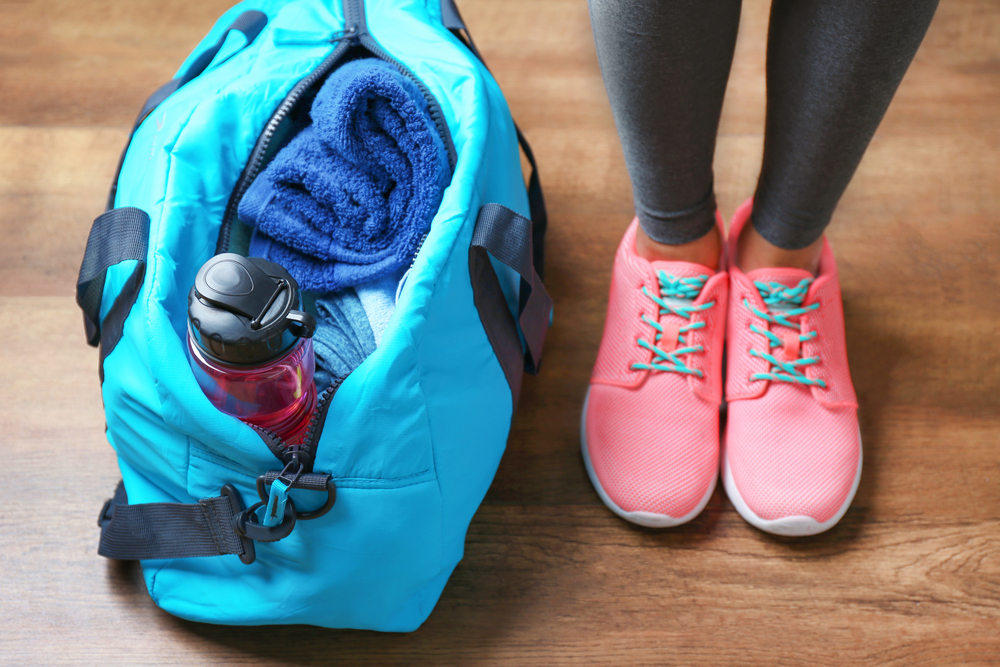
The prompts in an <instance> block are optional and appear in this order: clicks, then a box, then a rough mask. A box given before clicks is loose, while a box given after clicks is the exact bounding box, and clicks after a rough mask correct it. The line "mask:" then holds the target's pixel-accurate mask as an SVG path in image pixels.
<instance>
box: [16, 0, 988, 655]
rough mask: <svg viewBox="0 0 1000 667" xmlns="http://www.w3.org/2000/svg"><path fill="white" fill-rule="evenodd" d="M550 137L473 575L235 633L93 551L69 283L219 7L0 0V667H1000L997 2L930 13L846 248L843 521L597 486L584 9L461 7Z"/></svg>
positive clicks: (595, 175) (727, 132)
mask: <svg viewBox="0 0 1000 667" xmlns="http://www.w3.org/2000/svg"><path fill="white" fill-rule="evenodd" d="M460 2H461V7H462V11H463V15H464V17H465V19H466V22H467V23H468V24H469V26H470V28H471V30H472V32H473V34H474V35H475V37H476V41H477V44H478V45H479V47H480V48H481V49H482V51H483V53H484V54H485V56H486V57H487V59H488V62H489V63H490V66H491V68H492V71H493V72H494V73H495V75H496V76H497V79H498V81H499V82H500V84H501V86H502V88H503V90H504V91H505V93H506V95H507V98H508V101H509V104H510V106H511V109H512V110H513V112H514V114H515V116H516V117H517V118H518V121H519V123H520V124H521V126H522V128H523V129H524V130H525V132H526V133H527V134H528V136H529V137H530V139H531V140H532V143H533V145H534V147H535V152H536V154H537V156H538V158H539V161H540V164H541V173H542V177H543V182H544V184H545V186H546V194H547V199H548V203H549V209H550V219H551V227H550V229H551V231H550V236H549V242H548V250H549V252H548V257H549V264H548V276H547V278H548V279H547V282H548V285H549V289H550V291H551V293H552V295H553V296H554V298H555V300H556V319H555V326H554V328H553V330H552V332H551V334H550V339H549V345H548V347H547V351H546V355H547V356H546V360H545V366H544V370H543V373H542V374H541V375H540V376H539V377H537V378H531V379H529V380H527V382H526V384H525V389H524V393H523V397H522V407H521V411H520V412H519V414H518V415H517V417H516V419H515V421H514V424H513V428H512V431H511V438H510V442H509V446H508V451H507V454H506V455H505V457H504V459H503V462H502V463H501V466H500V469H499V470H498V472H497V476H496V479H495V481H494V484H493V486H492V487H491V489H490V492H489V494H488V495H487V498H486V501H485V502H484V504H483V506H482V507H481V508H480V510H479V512H478V513H477V515H476V517H475V519H474V520H473V523H472V526H471V527H470V530H469V536H468V541H467V547H466V557H465V559H464V560H463V562H462V563H461V564H460V565H459V567H458V568H457V570H456V571H455V574H454V576H453V577H452V579H451V581H450V582H449V584H448V585H447V587H446V588H445V591H444V594H443V595H442V598H441V601H440V603H439V604H438V606H437V608H436V609H435V611H434V612H433V614H432V615H431V617H430V619H429V620H428V621H427V623H426V624H425V626H424V627H423V628H421V629H420V630H419V631H417V632H415V633H412V634H408V635H382V634H377V633H370V632H356V631H331V630H324V629H319V628H310V627H303V626H296V627H291V628H281V627H278V628H266V629H260V628H231V627H215V626H208V625H201V624H195V623H189V622H185V621H180V620H178V619H176V618H173V617H171V616H169V615H168V614H166V613H164V612H162V611H160V610H158V609H157V608H156V607H155V605H154V603H153V602H152V600H151V599H150V598H149V596H148V595H147V594H146V592H145V588H144V586H143V584H142V578H141V575H140V572H139V569H138V567H136V566H135V565H131V564H121V563H109V562H106V561H104V560H103V559H101V558H99V557H98V556H96V545H97V533H98V531H97V528H96V526H95V525H94V518H95V515H96V513H97V510H98V509H99V507H100V505H101V503H102V502H103V500H104V499H105V498H106V497H108V495H110V493H111V491H112V489H113V487H114V484H115V482H116V481H117V479H118V472H117V468H116V465H115V455H114V452H113V451H112V450H111V448H110V447H109V446H108V445H107V443H106V441H105V439H104V434H103V425H104V415H103V411H102V407H101V395H100V387H99V385H98V382H97V377H96V365H97V352H96V351H95V350H93V349H92V348H88V347H87V346H86V345H85V344H84V342H83V336H82V327H81V322H80V315H79V312H78V310H77V309H76V306H75V304H74V303H73V292H74V285H75V280H76V275H77V271H78V267H79V261H80V257H81V255H82V251H83V245H84V242H85V239H86V235H87V232H88V230H89V226H90V223H91V220H92V219H93V218H94V217H95V216H96V215H97V214H99V213H100V212H101V210H102V209H103V205H104V197H105V194H106V191H107V186H108V182H109V180H110V178H111V176H112V174H113V171H114V168H115V166H116V164H117V159H118V154H119V151H120V149H121V145H122V143H123V141H124V139H125V136H126V134H127V131H128V127H129V125H130V124H131V122H132V119H133V118H134V114H135V110H136V109H137V108H138V106H139V105H140V104H141V102H142V100H143V99H145V97H146V95H148V93H149V92H150V91H151V90H153V89H154V88H155V87H156V86H158V85H159V84H160V83H161V82H163V81H165V80H166V79H168V78H169V77H170V76H171V75H172V74H173V72H174V71H175V69H176V67H177V66H178V65H179V63H180V62H181V60H182V59H183V58H184V57H185V56H186V55H187V53H188V52H189V51H190V49H192V48H193V47H194V45H195V44H196V43H197V41H198V40H199V39H200V38H201V36H202V35H203V34H204V33H205V32H206V31H207V30H208V29H209V28H210V27H211V25H212V24H213V23H214V21H215V19H216V18H217V17H218V16H219V15H220V14H221V13H222V12H223V11H224V10H225V9H227V8H228V4H229V3H228V2H222V0H219V1H218V2H216V1H215V0H210V1H208V2H205V1H202V2H194V1H193V0H178V2H171V3H154V2H151V1H149V2H147V1H143V2H131V3H114V2H108V1H107V0H76V1H75V2H70V1H69V0H23V1H21V0H19V1H15V2H5V3H2V4H0V238H2V239H3V240H2V241H0V330H3V331H4V332H6V334H7V335H6V336H5V344H4V345H2V346H0V433H2V435H0V442H2V444H3V450H4V452H5V453H6V454H7V457H8V460H9V461H10V466H11V470H12V475H10V476H9V479H8V482H7V483H6V484H3V485H0V502H2V503H3V507H4V511H3V512H0V582H2V591H3V595H0V618H2V619H4V620H5V621H6V622H7V625H6V628H5V631H4V632H0V664H2V665H6V664H11V665H15V664H16V665H46V666H47V665H56V664H58V665H93V664H105V665H129V666H132V665H241V666H243V665H287V664H297V665H328V664H349V665H425V664H427V665H431V664H434V665H437V664H446V665H510V664H516V665H522V664H528V665H535V664H544V665H576V664H588V665H589V664H593V665H620V664H627V665H662V664H677V665H709V664H712V665H715V664H760V665H831V664H850V665H901V666H902V665H905V666H907V667H909V666H911V665H928V666H930V665H934V666H936V665H941V664H969V665H1000V557H998V554H1000V492H998V488H1000V487H998V484H1000V447H998V446H997V445H998V443H1000V373H998V372H997V369H998V368H1000V348H998V346H997V345H996V331H997V329H998V328H1000V300H998V299H997V298H996V295H997V294H998V293H1000V277H998V276H1000V271H998V268H1000V260H998V257H1000V226H998V225H997V215H998V212H1000V190H998V188H997V187H996V184H997V183H998V182H1000V126H998V124H997V123H996V109H997V108H1000V65H998V63H1000V5H998V4H997V3H996V2H993V1H992V0H951V1H950V2H947V3H942V5H941V8H940V10H939V12H938V16H937V17H936V19H935V21H934V23H933V25H932V26H931V29H930V32H929V33H928V36H927V39H926V41H925V43H924V45H923V47H922V48H921V50H920V52H919V53H918V54H917V57H916V60H915V63H914V66H913V67H912V68H911V70H910V72H909V73H908V74H907V76H906V78H905V79H904V81H903V84H902V86H901V88H900V91H899V93H898V95H897V97H896V99H895V101H894V103H893V105H892V107H890V110H889V112H888V114H887V116H886V119H885V121H884V123H883V125H882V127H881V128H880V130H879V132H878V134H877V135H876V138H875V140H874V142H873V144H872V146H871V148H870V150H869V152H868V154H867V155H866V157H865V159H864V161H863V162H862V164H861V168H860V169H859V171H858V174H857V175H856V177H855V179H854V181H853V183H852V184H851V186H850V188H849V189H848V192H847V194H846V195H845V197H844V199H843V201H842V202H841V205H840V207H839V209H838V211H837V214H836V216H835V218H834V224H833V225H832V226H831V228H830V230H829V236H830V238H831V241H832V242H833V244H834V247H835V249H836V251H837V254H838V261H839V264H840V270H841V279H842V284H843V290H844V301H845V312H846V321H847V335H848V352H849V356H850V359H851V366H852V373H853V376H854V381H855V385H856V387H857V389H858V394H859V399H860V403H861V412H860V416H861V428H862V437H863V440H864V443H865V467H864V472H863V476H862V482H861V486H860V489H859V492H858V495H857V498H856V500H855V502H854V504H853V505H852V507H851V509H850V510H849V512H848V513H847V515H846V516H845V518H844V520H843V521H842V522H841V524H840V525H838V526H837V527H836V528H835V529H833V530H831V531H830V532H828V533H825V534H823V535H821V536H817V537H815V538H811V539H803V540H792V539H783V538H775V537H770V536H768V535H765V534H763V533H761V532H759V531H756V530H754V529H753V528H751V527H750V526H748V525H747V524H746V523H744V522H743V521H742V520H741V519H740V518H739V516H738V515H737V514H736V512H735V511H734V510H733V508H732V505H731V503H730V502H729V501H728V499H727V498H726V497H725V494H724V493H723V492H722V491H721V489H720V490H717V491H716V493H715V495H714V496H713V497H712V498H711V500H710V502H709V504H708V507H707V508H706V510H705V512H704V513H703V514H702V515H701V516H700V517H699V518H698V519H696V520H695V521H693V522H691V523H690V524H688V525H686V526H683V527H680V528H678V529H674V530H669V531H662V532H656V531H651V530H645V529H641V528H637V527H634V526H631V525H629V524H626V523H624V522H622V521H620V520H619V519H618V518H616V517H615V516H613V515H612V514H611V513H610V512H609V511H608V510H606V509H605V508H604V507H603V505H602V504H601V503H600V501H599V499H598V498H597V496H596V494H595V493H594V491H593V489H592V487H591V485H590V483H589V481H588V479H587V476H586V473H585V471H584V469H583V465H582V462H581V459H580V454H579V416H580V408H581V402H582V398H583V395H584V393H585V391H586V387H587V382H588V378H589V374H590V369H591V366H592V364H593V360H594V357H595V355H596V351H597V346H598V344H599V341H600V336H601V331H602V327H603V321H604V311H605V308H606V301H605V299H606V294H607V289H608V284H609V281H610V270H611V260H612V257H613V254H614V251H615V247H616V245H617V243H618V240H619V238H620V236H621V233H622V231H623V230H624V228H625V226H626V225H627V224H628V222H629V219H630V218H631V215H632V204H631V188H630V185H629V181H628V178H627V174H626V172H625V167H624V163H623V159H622V155H621V149H620V147H619V146H618V143H617V136H616V133H615V129H614V124H613V121H612V118H611V114H610V110H609V108H608V104H607V100H606V97H605V93H604V87H603V83H602V81H601V78H600V72H599V70H598V66H597V60H596V56H595V53H594V47H593V41H592V36H591V32H590V25H589V20H588V17H587V7H586V3H585V2H583V1H582V0H544V2H542V1H540V0H507V1H505V2H502V3H499V2H489V1H488V0H460ZM767 14H768V3H767V2H766V1H764V0H748V1H747V2H746V3H744V13H743V17H742V24H741V27H742V33H741V37H740V40H739V43H738V45H737V55H736V61H735V63H734V66H733V76H732V77H731V79H730V83H729V89H728V93H727V102H726V106H725V108H724V110H723V117H722V122H721V128H720V132H721V136H720V140H719V144H718V148H717V154H716V184H717V189H718V196H719V201H720V205H721V208H722V210H723V211H724V212H725V213H726V214H731V212H732V211H733V210H734V209H735V207H736V206H737V205H738V204H739V203H740V202H741V201H742V200H743V198H745V197H746V196H748V195H749V194H750V193H752V191H753V188H754V185H755V182H756V177H757V171H758V169H759V166H760V151H761V145H762V137H761V131H762V128H763V119H764V115H763V114H764V99H765V98H764V56H765V43H766V30H767Z"/></svg>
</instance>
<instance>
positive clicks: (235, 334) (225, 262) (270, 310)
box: [188, 253, 316, 365]
mask: <svg viewBox="0 0 1000 667" xmlns="http://www.w3.org/2000/svg"><path fill="white" fill-rule="evenodd" d="M298 307H299V284H298V283H297V282H295V278H292V276H291V274H289V273H288V271H286V270H285V269H284V268H283V267H282V266H281V265H279V264H275V263H274V262H268V261H267V260H264V259H261V258H259V257H244V256H242V255H237V254H235V253H224V254H221V255H216V256H215V257H213V258H212V259H210V260H208V261H207V262H205V264H204V266H202V267H201V269H199V270H198V275H197V276H196V277H195V279H194V287H192V288H191V291H190V292H189V293H188V329H189V331H190V332H191V338H192V340H193V341H194V342H195V344H196V345H197V346H198V348H199V349H200V350H201V351H202V352H204V353H205V354H206V355H208V356H209V357H212V358H214V359H216V360H218V361H222V362H224V363H229V364H242V365H257V364H261V363H264V362H266V361H269V360H271V359H274V358H275V357H278V356H281V355H282V354H284V353H285V352H286V351H288V349H289V348H291V347H292V346H293V345H295V343H296V341H297V340H298V339H299V338H311V337H312V335H313V332H314V331H315V330H316V320H314V319H313V317H312V315H310V314H308V313H305V312H302V311H300V310H297V309H298Z"/></svg>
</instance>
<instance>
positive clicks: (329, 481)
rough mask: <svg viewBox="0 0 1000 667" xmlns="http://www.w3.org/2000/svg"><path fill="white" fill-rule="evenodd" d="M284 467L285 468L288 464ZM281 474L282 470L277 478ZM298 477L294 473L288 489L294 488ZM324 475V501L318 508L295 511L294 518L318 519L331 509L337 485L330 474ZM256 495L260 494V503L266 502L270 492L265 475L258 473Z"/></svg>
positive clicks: (335, 499) (334, 501)
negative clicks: (308, 510)
mask: <svg viewBox="0 0 1000 667" xmlns="http://www.w3.org/2000/svg"><path fill="white" fill-rule="evenodd" d="M285 467H286V469H287V467H288V466H285ZM283 474H284V471H282V473H281V474H280V475H278V479H282V475H283ZM299 477H300V475H298V474H296V475H295V478H294V479H293V480H292V482H291V483H290V484H289V490H291V489H292V488H294V484H295V482H296V481H298V478H299ZM324 477H325V478H326V502H324V503H323V505H322V506H321V507H319V508H318V509H315V510H312V511H310V512H297V513H296V518H297V519H298V520H299V521H312V520H313V519H318V518H320V517H321V516H323V515H325V514H327V513H328V512H329V511H330V510H331V509H333V506H334V504H335V503H336V502H337V485H336V484H334V482H333V477H332V476H331V475H325V476H324ZM299 488H302V487H299ZM311 490H317V491H318V489H311ZM257 495H258V496H260V499H261V503H267V501H268V500H269V499H270V497H271V493H270V487H269V485H268V483H267V475H260V476H259V477H257ZM288 500H289V501H291V496H289V498H288Z"/></svg>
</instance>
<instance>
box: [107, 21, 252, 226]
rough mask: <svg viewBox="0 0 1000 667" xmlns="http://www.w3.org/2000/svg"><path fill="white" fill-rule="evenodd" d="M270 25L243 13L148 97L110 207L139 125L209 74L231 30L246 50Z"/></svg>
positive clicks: (117, 172) (112, 201)
mask: <svg viewBox="0 0 1000 667" xmlns="http://www.w3.org/2000/svg"><path fill="white" fill-rule="evenodd" d="M266 25H267V14H265V13H264V12H259V11H257V10H256V9H251V10H249V11H245V12H243V13H242V14H240V15H239V16H237V17H236V20H235V21H233V22H232V23H231V24H230V25H229V27H228V28H227V29H226V31H225V32H224V33H222V36H221V37H219V40H218V41H217V42H216V43H215V44H213V45H212V46H210V47H208V48H207V49H205V50H204V51H203V52H202V53H201V54H199V55H198V57H197V58H195V60H194V61H193V62H192V63H191V65H190V66H189V67H188V68H187V70H186V71H185V72H184V74H182V75H181V76H179V77H177V78H175V79H171V80H170V81H167V82H166V83H165V84H163V85H162V86H160V87H159V88H157V89H156V91H155V92H154V93H153V94H152V95H150V96H149V97H147V98H146V102H145V103H144V104H143V105H142V109H140V110H139V115H138V116H136V118H135V122H134V123H133V124H132V131H131V132H129V135H128V141H127V142H125V150H123V151H122V155H121V158H120V159H119V160H118V169H116V170H115V177H114V179H113V180H112V181H111V191H110V192H109V193H108V205H107V208H108V209H109V210H110V209H112V208H114V207H115V197H116V195H117V194H118V176H119V175H120V174H121V172H122V165H124V164H125V154H126V153H127V152H128V147H129V144H130V143H132V135H134V134H135V131H136V130H137V129H139V125H141V124H142V121H144V120H146V117H147V116H149V114H151V113H152V112H153V109H155V108H156V107H158V106H159V105H160V103H161V102H163V100H165V99H167V98H168V97H170V96H171V95H173V94H174V92H175V91H176V90H177V89H178V88H180V87H181V86H183V85H184V84H185V83H187V82H188V81H190V80H191V79H193V78H195V77H196V76H198V75H199V74H201V73H202V72H204V71H205V69H206V68H207V67H208V66H209V65H210V64H211V62H212V60H214V59H215V56H216V55H218V53H219V50H220V49H222V46H223V44H225V43H226V38H227V37H228V36H229V33H230V32H231V31H233V30H236V31H238V32H242V33H243V36H244V37H245V38H246V44H245V45H244V47H243V48H246V47H247V46H249V45H250V43H251V42H253V41H254V40H255V39H257V35H259V34H260V31H261V30H263V29H264V26H266Z"/></svg>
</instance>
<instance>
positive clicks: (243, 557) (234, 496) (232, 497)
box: [221, 484, 257, 565]
mask: <svg viewBox="0 0 1000 667" xmlns="http://www.w3.org/2000/svg"><path fill="white" fill-rule="evenodd" d="M221 493H222V495H223V496H226V497H227V498H229V503H230V504H231V505H232V506H233V529H234V530H236V534H237V535H239V536H240V541H241V542H242V543H243V553H242V554H240V562H241V563H243V564H244V565H249V564H250V563H252V562H254V561H255V560H257V549H256V547H254V545H253V540H252V539H250V538H248V537H247V536H246V535H244V534H243V533H241V532H240V530H239V528H237V527H236V526H237V524H236V520H237V519H238V518H239V517H240V516H242V515H243V514H244V510H243V499H242V498H240V494H239V491H237V490H236V487H235V486H233V485H232V484H226V485H225V486H224V487H222V492H221Z"/></svg>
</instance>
